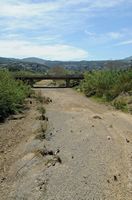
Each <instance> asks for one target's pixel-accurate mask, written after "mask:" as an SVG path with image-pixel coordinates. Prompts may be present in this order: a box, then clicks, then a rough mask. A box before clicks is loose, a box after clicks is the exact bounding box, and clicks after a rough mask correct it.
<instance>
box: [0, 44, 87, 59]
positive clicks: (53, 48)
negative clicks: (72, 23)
mask: <svg viewBox="0 0 132 200" xmlns="http://www.w3.org/2000/svg"><path fill="white" fill-rule="evenodd" d="M0 55H1V56H4V57H18V58H19V57H27V56H28V57H32V56H35V57H36V56H37V57H41V58H44V59H51V60H82V59H87V58H88V56H89V54H88V52H87V51H84V50H82V49H80V48H77V47H73V46H69V45H37V44H33V43H30V42H27V41H19V40H0Z"/></svg>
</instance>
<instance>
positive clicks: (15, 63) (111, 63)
mask: <svg viewBox="0 0 132 200" xmlns="http://www.w3.org/2000/svg"><path fill="white" fill-rule="evenodd" d="M131 60H132V57H129V58H126V59H122V60H105V61H104V60H102V61H85V60H83V61H50V60H44V59H41V58H36V57H29V58H24V59H14V58H3V57H0V68H8V69H10V70H14V69H17V70H30V71H36V72H47V71H48V70H49V69H50V68H52V67H56V66H60V67H64V68H65V69H68V70H76V71H79V72H84V71H87V70H94V69H125V68H128V67H132V65H131Z"/></svg>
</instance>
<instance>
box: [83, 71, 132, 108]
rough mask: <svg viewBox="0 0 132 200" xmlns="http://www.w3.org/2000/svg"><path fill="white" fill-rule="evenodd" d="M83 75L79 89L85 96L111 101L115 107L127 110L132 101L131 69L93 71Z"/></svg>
mask: <svg viewBox="0 0 132 200" xmlns="http://www.w3.org/2000/svg"><path fill="white" fill-rule="evenodd" d="M84 76H85V79H84V81H82V83H81V85H80V90H81V91H82V92H83V93H84V94H85V95H86V96H88V97H91V96H94V97H97V98H101V99H102V101H108V102H112V105H114V106H115V107H116V108H117V109H121V110H129V107H130V104H131V103H132V69H129V70H125V71H123V70H122V71H115V70H102V71H93V72H87V73H85V75H84ZM128 104H129V105H128Z"/></svg>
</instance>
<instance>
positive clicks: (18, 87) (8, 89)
mask: <svg viewBox="0 0 132 200" xmlns="http://www.w3.org/2000/svg"><path fill="white" fill-rule="evenodd" d="M30 94H31V89H30V87H29V86H27V85H25V84H23V82H21V81H16V80H14V79H13V77H12V75H11V74H10V73H9V72H8V71H6V70H1V71H0V121H3V120H4V119H5V118H6V117H8V116H9V115H10V114H15V113H16V112H19V111H20V109H21V107H22V105H23V103H24V100H25V98H26V97H28V96H29V95H30Z"/></svg>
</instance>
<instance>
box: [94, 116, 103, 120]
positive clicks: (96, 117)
mask: <svg viewBox="0 0 132 200" xmlns="http://www.w3.org/2000/svg"><path fill="white" fill-rule="evenodd" d="M93 118H94V119H102V118H101V117H100V116H99V115H95V116H93Z"/></svg>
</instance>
